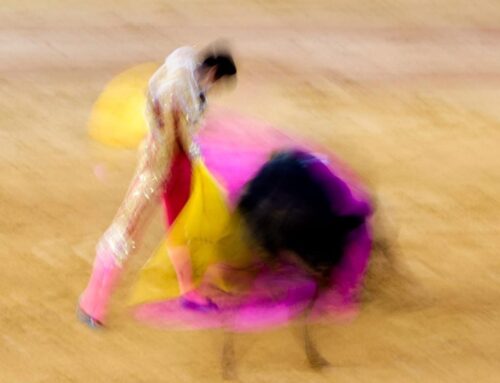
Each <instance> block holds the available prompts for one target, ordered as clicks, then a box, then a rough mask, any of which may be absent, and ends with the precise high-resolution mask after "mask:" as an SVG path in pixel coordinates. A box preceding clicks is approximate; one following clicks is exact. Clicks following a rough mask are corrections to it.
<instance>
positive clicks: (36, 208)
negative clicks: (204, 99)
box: [0, 0, 500, 383]
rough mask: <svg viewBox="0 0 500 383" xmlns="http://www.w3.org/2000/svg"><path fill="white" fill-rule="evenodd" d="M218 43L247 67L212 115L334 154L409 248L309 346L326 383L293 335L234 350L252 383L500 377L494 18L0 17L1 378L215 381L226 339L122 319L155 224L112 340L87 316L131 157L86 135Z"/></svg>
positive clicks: (169, 8)
mask: <svg viewBox="0 0 500 383" xmlns="http://www.w3.org/2000/svg"><path fill="white" fill-rule="evenodd" d="M219 37H226V38H228V39H229V40H230V42H231V43H232V44H233V46H234V48H235V50H236V53H237V55H238V58H239V62H240V67H241V71H240V78H239V83H238V87H237V88H236V89H235V91H234V92H232V93H231V94H225V95H221V96H220V97H215V98H213V101H212V103H213V104H214V105H218V106H221V107H224V108H228V109H231V110H234V111H237V112H239V113H241V114H244V115H247V116H250V117H254V118H258V119H262V120H266V121H270V122H272V123H274V124H276V125H279V126H282V127H285V128H287V129H289V130H290V131H293V132H295V133H298V134H301V135H303V136H307V137H311V138H314V139H316V140H321V141H322V142H323V143H325V144H327V145H328V146H329V147H331V148H332V150H335V151H336V152H337V153H338V154H339V155H340V156H341V157H343V158H344V159H345V161H346V162H347V163H349V164H350V165H351V166H352V167H353V168H354V169H356V170H357V171H358V172H359V173H360V175H361V176H362V178H363V179H364V180H365V181H366V182H367V183H368V184H369V185H370V186H371V187H372V188H373V190H374V191H375V192H376V194H377V196H378V199H379V202H380V205H381V207H382V208H383V217H384V219H385V221H387V222H388V224H389V227H388V228H386V229H385V231H386V232H387V233H389V235H390V236H391V238H394V239H393V240H394V241H397V246H398V248H399V250H398V252H397V257H396V261H397V264H396V266H395V271H394V274H390V277H389V280H386V281H385V282H384V284H383V285H382V286H381V287H380V288H379V289H378V292H377V293H376V294H372V297H371V299H370V300H369V301H368V302H367V303H366V304H365V306H364V308H363V311H362V314H361V315H360V317H359V318H358V319H357V320H356V321H355V322H354V323H352V324H350V325H347V326H338V325H337V326H336V325H331V326H321V327H318V328H316V329H315V336H316V338H317V339H318V345H319V348H320V349H321V350H322V351H323V353H324V355H325V356H326V357H327V358H328V359H329V360H330V361H331V362H332V364H333V367H332V368H331V369H329V370H327V371H324V372H322V373H317V372H314V371H312V370H311V369H309V367H308V366H307V365H306V363H305V357H304V355H303V351H302V348H301V347H300V339H299V338H298V336H297V335H296V333H295V332H294V331H293V330H292V329H289V328H288V329H281V330H278V331H272V332H267V333H264V334H262V333H260V334H245V335H241V336H238V337H237V339H236V355H237V361H238V377H239V380H240V381H242V382H249V383H258V382H266V383H267V382H273V383H274V382H276V383H281V382H283V383H294V382H297V383H298V382H311V383H313V382H338V383H342V382H367V383H376V382H384V383H388V382H397V383H406V382H419V383H422V382H439V383H443V382H450V383H458V382H474V383H479V382H481V383H482V382H498V381H500V363H499V360H500V305H499V304H500V288H499V286H500V273H499V271H500V258H499V257H498V249H499V247H500V246H499V245H500V239H499V238H500V218H499V217H500V171H499V166H500V154H499V150H500V149H499V148H500V109H499V106H498V103H499V100H500V90H499V89H500V88H499V87H500V4H499V3H498V1H497V0H478V1H475V2H473V1H469V0H443V1H431V0H407V1H403V0H359V1H352V0H320V1H306V0H302V1H298V0H295V1H293V0H292V1H290V0H289V1H285V0H281V1H262V0H253V1H251V0H235V1H229V0H216V1H201V0H197V1H180V0H179V1H176V2H174V1H150V0H147V1H131V0H123V1H112V0H100V1H96V0H87V1H63V0H45V1H24V0H23V1H14V0H2V2H1V4H0V148H1V149H0V169H1V171H0V212H1V214H0V257H1V260H2V267H1V271H0V382H6V383H18V382H19V383H25V382H26V383H31V382H33V383H34V382H37V383H42V382H44V383H53V382H96V383H97V382H106V383H109V382H117V383H128V382H131V383H138V382H148V383H149V382H169V383H170V382H175V383H177V382H212V381H213V382H216V381H220V380H221V377H220V350H221V342H222V334H221V333H220V332H217V331H211V332H209V331H206V332H174V331H158V330H154V329H150V328H146V327H143V326H141V325H140V324H137V323H135V322H133V321H132V320H131V319H129V318H128V316H127V314H126V312H125V311H124V304H125V297H126V294H127V288H128V287H129V286H130V282H131V281H133V278H134V275H135V272H136V271H137V269H138V267H140V265H141V264H142V263H143V262H144V261H145V260H146V259H147V256H148V254H149V253H150V251H151V249H152V247H153V246H154V245H155V244H156V240H157V239H158V238H159V235H160V233H161V230H162V228H161V224H160V223H159V222H160V220H159V218H158V217H156V221H155V223H154V224H153V225H152V226H151V230H150V232H149V233H148V235H147V238H146V241H145V245H144V246H143V247H142V248H141V250H140V252H139V253H138V254H137V256H136V257H135V258H134V260H133V262H132V264H131V266H130V268H129V269H128V272H127V275H126V278H125V281H124V283H123V284H122V285H121V287H120V289H119V291H118V292H117V294H116V296H115V299H114V300H113V306H112V308H111V318H110V322H109V329H107V330H106V331H100V332H93V331H91V330H89V329H88V328H86V327H85V326H83V325H82V324H81V323H79V322H78V321H77V320H76V318H75V305H76V301H77V298H78V295H79V293H80V292H81V291H82V289H83V288H84V286H85V283H86V282H87V279H88V276H89V273H90V265H91V261H92V259H93V256H94V252H93V248H94V246H95V243H96V241H97V239H98V237H99V236H100V234H101V232H102V231H103V230H104V228H105V227H106V225H107V224H108V223H109V221H110V219H111V218H112V216H113V214H114V211H115V209H116V208H117V206H118V204H119V202H120V200H121V198H122V196H123V194H124V192H125V189H126V187H127V183H128V180H129V177H130V176H131V174H132V172H133V170H134V166H135V159H136V154H135V152H134V151H126V150H115V149H109V148H105V147H103V146H101V145H99V144H97V143H94V142H92V141H90V140H89V139H88V137H87V134H86V122H87V119H88V116H89V112H90V110H91V107H92V104H93V102H94V101H95V99H96V97H97V96H98V94H99V92H100V90H101V89H102V88H103V86H104V85H105V84H106V83H107V82H108V81H109V80H110V79H111V78H112V77H113V76H114V75H116V74H117V73H119V72H120V71H122V70H124V69H127V68H129V67H131V66H133V65H135V64H138V63H142V62H145V61H159V60H162V59H163V57H164V56H165V55H166V54H167V53H168V52H169V51H171V50H172V49H173V48H175V47H177V46H179V45H182V44H198V45H203V44H205V43H207V42H210V41H211V40H213V39H216V38H219ZM96 166H100V167H101V168H103V169H105V172H106V174H105V178H103V179H99V178H97V177H96V176H95V174H94V170H95V167H96ZM375 266H377V265H375ZM386 274H387V273H386Z"/></svg>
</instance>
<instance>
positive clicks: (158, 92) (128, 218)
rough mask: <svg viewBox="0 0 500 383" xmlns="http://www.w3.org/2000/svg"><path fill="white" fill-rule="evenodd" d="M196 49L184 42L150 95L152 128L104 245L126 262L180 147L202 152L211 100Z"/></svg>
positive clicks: (120, 261)
mask: <svg viewBox="0 0 500 383" xmlns="http://www.w3.org/2000/svg"><path fill="white" fill-rule="evenodd" d="M197 66H198V63H197V58H196V52H195V51H194V49H192V48H190V47H182V48H179V49H177V50H175V51H174V52H172V53H171V54H170V55H169V56H168V57H167V58H166V60H165V63H164V64H163V65H162V66H161V67H160V68H159V69H158V70H157V71H156V72H155V73H154V75H153V76H152V77H151V79H150V81H149V85H148V89H147V94H146V108H145V119H146V122H147V125H148V127H149V132H148V136H147V138H146V139H145V141H144V143H143V145H142V148H141V151H140V155H139V163H138V166H137V169H136V172H135V175H134V177H133V179H132V182H131V184H130V186H129V189H128V191H127V193H126V196H125V198H124V200H123V202H122V204H121V206H120V208H119V209H118V212H117V214H116V216H115V218H114V219H113V221H112V223H111V225H110V227H109V228H108V229H107V231H106V232H105V233H104V235H103V236H102V237H101V239H100V241H99V243H98V249H99V248H103V247H104V248H106V249H107V250H111V253H112V254H113V255H114V259H115V261H116V263H117V264H118V265H120V266H121V265H122V264H123V262H124V261H125V260H126V259H127V257H128V256H129V255H130V253H131V252H132V251H133V250H134V248H135V243H136V241H137V239H138V238H137V237H138V236H139V227H140V225H141V223H143V222H144V221H145V220H146V219H147V216H148V215H149V214H148V213H149V212H150V211H151V206H152V205H154V202H155V200H156V197H157V195H158V193H159V191H160V189H161V188H162V186H163V185H164V184H165V182H166V180H167V179H168V177H169V174H170V168H171V164H172V158H173V155H174V152H175V150H179V149H180V148H179V146H182V149H183V150H185V151H186V152H187V153H189V154H190V155H191V156H196V155H197V154H198V152H199V150H198V147H197V144H196V142H195V134H196V132H197V130H198V127H199V123H200V119H201V117H202V114H203V110H204V106H205V105H204V104H205V99H204V97H200V95H201V89H200V87H199V85H198V81H197V79H196V68H197Z"/></svg>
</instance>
